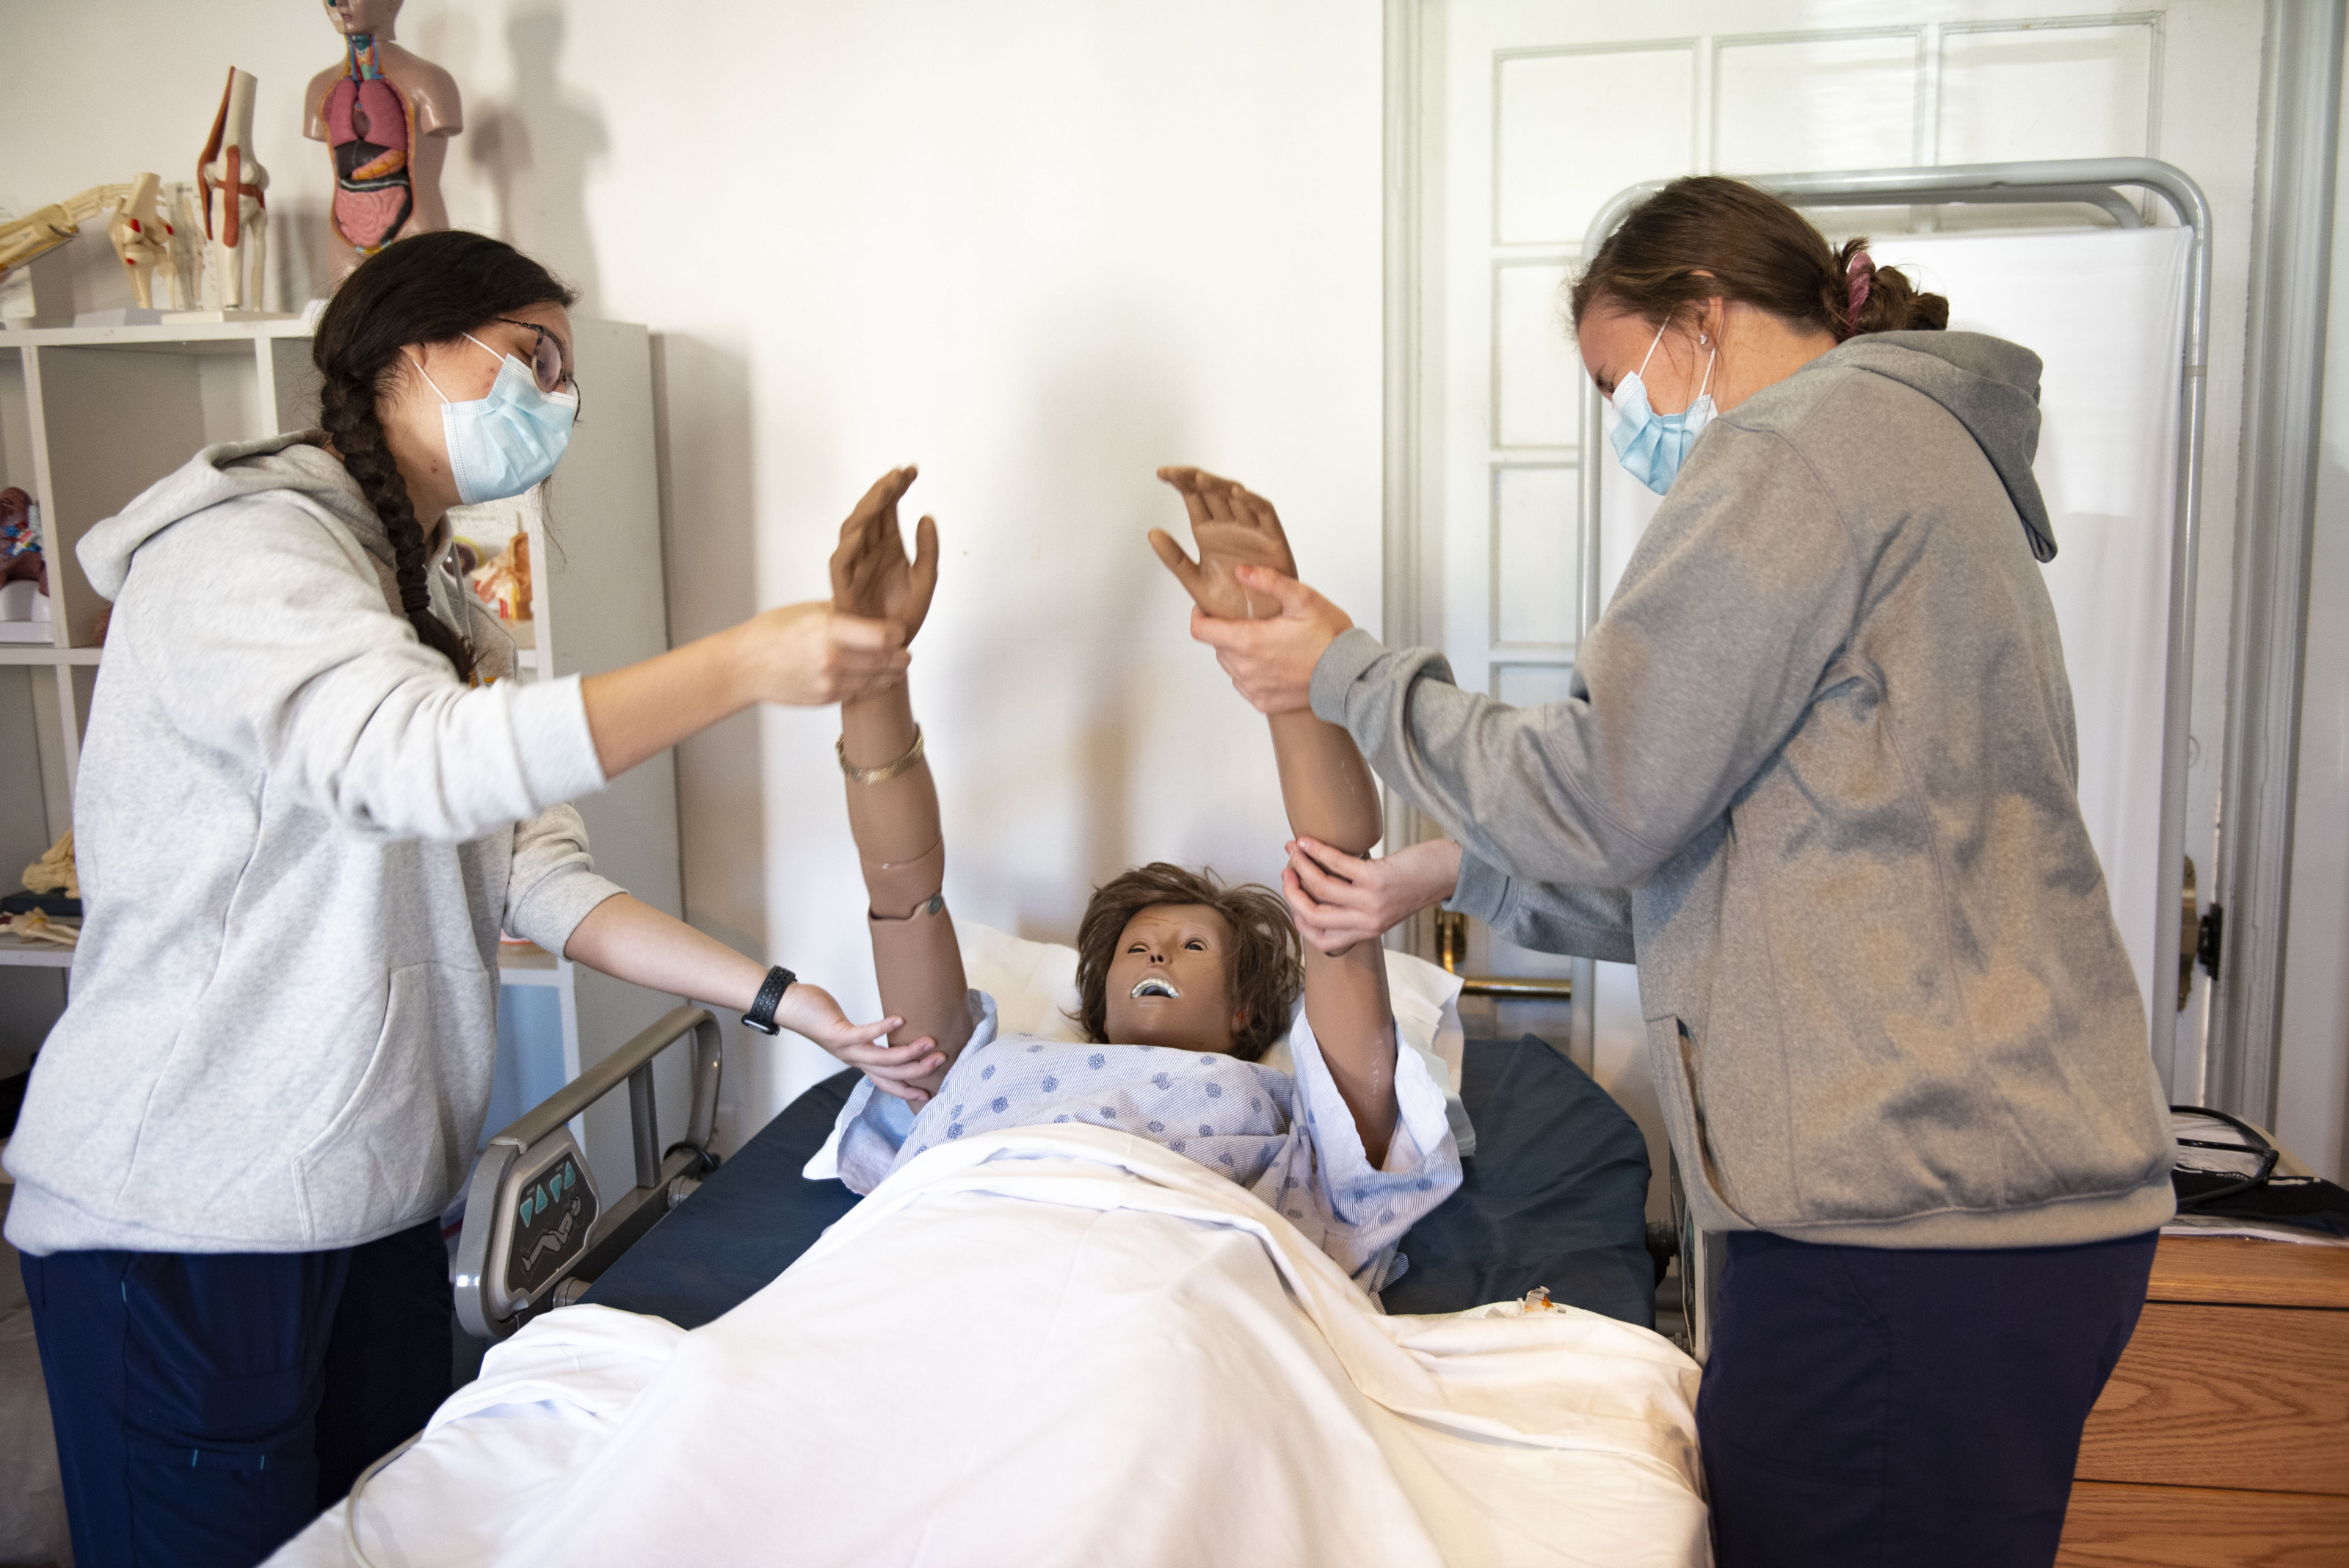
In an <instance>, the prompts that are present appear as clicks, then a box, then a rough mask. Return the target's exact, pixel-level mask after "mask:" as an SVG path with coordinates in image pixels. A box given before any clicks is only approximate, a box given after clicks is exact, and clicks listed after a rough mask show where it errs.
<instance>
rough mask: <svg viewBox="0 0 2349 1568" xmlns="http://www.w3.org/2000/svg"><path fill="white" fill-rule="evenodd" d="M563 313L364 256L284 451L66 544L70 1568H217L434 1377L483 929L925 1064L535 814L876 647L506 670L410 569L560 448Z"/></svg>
mask: <svg viewBox="0 0 2349 1568" xmlns="http://www.w3.org/2000/svg"><path fill="white" fill-rule="evenodd" d="M571 303H572V296H571V294H570V292H569V291H568V290H567V289H565V288H564V286H562V285H561V284H560V283H558V282H557V281H556V280H555V279H554V277H553V276H551V275H549V274H548V273H547V271H546V270H545V269H544V268H543V267H542V266H540V265H538V264H537V263H536V262H534V261H533V260H531V259H530V258H529V257H527V256H525V255H523V254H520V253H519V252H517V251H515V250H514V249H513V248H512V246H510V245H507V244H502V242H500V241H497V240H494V239H490V238H487V237H485V236H483V235H480V234H466V233H461V232H446V233H436V234H421V235H418V236H415V237H413V238H410V239H408V240H405V241H402V242H401V243H400V244H397V245H393V246H391V247H389V248H388V249H387V250H385V251H384V252H382V253H381V254H378V255H376V256H374V257H371V258H370V259H368V260H367V262H366V263H364V264H363V265H360V266H359V267H358V268H357V269H356V270H355V271H354V272H353V273H352V275H350V277H349V278H348V279H347V281H346V282H345V283H344V284H343V286H341V288H340V289H339V290H338V291H337V292H336V296H335V297H334V299H333V301H332V303H331V304H330V305H329V306H328V307H327V309H326V315H325V317H324V319H323V320H322V321H321V322H320V324H319V328H318V332H317V337H316V345H315V349H314V356H315V358H316V365H317V369H318V372H319V375H320V377H321V379H322V383H323V385H322V410H323V423H324V427H325V428H324V429H323V430H319V431H307V432H304V433H300V434H295V435H284V436H276V437H273V438H270V439H268V440H265V441H246V442H242V443H236V444H230V445H222V446H214V447H210V448H207V449H205V450H204V451H202V452H198V453H197V454H196V455H195V457H194V458H193V459H191V461H190V462H189V463H188V464H187V465H186V466H185V467H184V468H182V469H181V470H180V471H179V472H176V473H174V474H172V475H171V476H170V477H169V478H166V479H164V480H162V481H161V482H160V483H157V484H156V485H154V486H153V487H152V488H150V490H148V491H147V492H146V493H144V494H142V495H140V497H139V498H138V499H137V500H135V501H133V502H132V503H131V504H130V505H129V506H128V507H127V508H125V509H124V511H123V512H122V514H120V515H119V516H117V517H114V518H111V519H109V520H108V521H106V522H104V523H101V524H98V525H97V526H96V527H94V528H93V529H91V530H90V532H89V533H88V535H87V536H85V538H84V539H83V541H82V543H81V545H80V556H81V560H82V563H83V565H84V566H85V567H86V568H87V570H88V575H89V578H90V582H91V584H92V586H94V587H97V588H98V591H99V592H100V593H102V594H104V595H106V596H107V597H109V598H110V599H112V600H113V601H114V613H113V618H112V622H111V626H110V628H109V635H108V643H107V657H106V663H105V665H104V667H103V670H102V671H101V673H100V675H99V677H98V686H97V690H96V694H95V697H94V699H93V701H92V704H91V713H90V720H89V725H88V735H87V738H86V740H85V741H84V743H83V749H82V753H81V760H82V767H81V770H80V774H79V781H78V790H77V794H76V798H75V801H74V826H75V830H76V843H77V846H78V865H79V868H80V871H81V880H82V888H83V898H84V902H85V907H86V910H87V914H86V922H85V925H84V929H83V933H82V939H81V945H80V947H79V950H78V952H77V954H76V957H75V964H74V972H73V992H72V1000H71V1002H70V1004H69V1005H68V1007H67V1010H66V1012H65V1014H64V1016H63V1017H62V1018H61V1019H60V1020H59V1021H58V1023H57V1027H56V1028H55V1030H54V1031H53V1032H52V1033H50V1035H49V1037H48V1040H47V1043H46V1044H45V1045H44V1047H43V1049H42V1052H41V1054H40V1061H39V1064H38V1067H37V1069H36V1071H35V1073H34V1075H33V1081H32V1084H31V1085H30V1089H29V1092H28V1094H27V1096H26V1103H25V1106H24V1110H23V1114H22V1116H21V1118H20V1119H19V1121H18V1123H17V1127H16V1135H15V1137H13V1138H12V1139H11V1140H10V1142H9V1145H8V1150H7V1157H6V1158H7V1167H8V1170H9V1172H10V1174H11V1175H12V1176H13V1177H14V1178H15V1180H16V1189H15V1194H14V1199H13V1201H12V1202H11V1204H10V1206H9V1212H8V1220H7V1235H8V1239H9V1241H12V1242H14V1243H15V1244H16V1247H17V1249H18V1250H19V1251H21V1252H22V1253H23V1254H24V1271H25V1276H26V1291H27V1293H28V1295H29V1296H30V1298H31V1303H32V1307H33V1314H34V1321H35V1324H36V1333H37V1335H38V1338H39V1342H40V1351H41V1359H42V1365H43V1368H44V1370H45V1372H46V1374H47V1381H48V1389H49V1407H50V1410H51V1412H52V1415H53V1417H54V1420H55V1424H56V1428H57V1447H58V1451H59V1458H60V1459H61V1460H62V1462H63V1468H64V1480H65V1489H66V1495H67V1509H68V1511H69V1513H70V1516H71V1519H72V1525H73V1540H74V1553H75V1557H76V1560H77V1561H78V1562H79V1563H82V1564H83V1565H84V1568H96V1565H98V1564H112V1563H129V1562H132V1561H138V1562H166V1563H203V1564H213V1563H218V1564H231V1563H235V1564H245V1563H253V1562H255V1561H257V1560H258V1559H259V1558H261V1557H263V1556H265V1555H266V1554H267V1553H268V1552H270V1551H272V1550H273V1549H274V1548H275V1547H276V1546H277V1545H278V1544H279V1543H280V1542H283V1541H284V1540H285V1539H286V1538H287V1537H288V1536H290V1535H291V1534H293V1533H294V1532H295V1530H297V1529H299V1528H300V1527H301V1525H302V1524H303V1523H304V1522H305V1521H307V1520H308V1519H310V1518H311V1517H312V1516H313V1515H314V1514H315V1513H316V1511H317V1510H318V1509H319V1508H321V1507H323V1506H325V1505H326V1504H328V1503H331V1502H332V1501H335V1500H336V1498H338V1497H340V1496H341V1495H342V1494H343V1493H344V1492H345V1491H346V1490H348V1487H349V1485H350V1482H351V1480H352V1478H353V1477H354V1476H355V1475H356V1474H357V1472H358V1471H359V1469H362V1468H363V1467H364V1466H365V1465H366V1464H367V1463H368V1462H369V1461H370V1460H372V1459H375V1458H377V1457H378V1455H380V1454H382V1453H384V1452H385V1451H386V1450H388V1449H390V1448H391V1447H393V1446H394V1445H396V1444H397V1443H398V1442H399V1441H400V1440H401V1439H402V1438H406V1437H408V1436H409V1434H410V1433H412V1432H414V1431H416V1430H417V1429H419V1428H420V1427H421V1426H422V1425H423V1422H424V1420H425V1418H426V1417H428V1416H429V1415H430V1413H431V1411H432V1409H433V1407H435V1406H436V1405H438V1404H439V1403H440V1400H441V1398H442V1397H445V1396H446V1394H447V1393H448V1390H449V1379H450V1286H449V1278H448V1267H447V1261H446V1254H445V1252H444V1251H443V1247H442V1241H441V1237H440V1213H441V1210H443V1208H444V1207H445V1206H446V1205H447V1204H448V1203H449V1201H450V1199H451V1198H453V1197H454V1196H455V1194H456V1192H457V1190H458V1184H459V1183H460V1180H461V1179H463V1177H464V1174H465V1171H466V1168H467V1167H468V1164H469V1162H470V1161H471V1158H472V1156H473V1152H474V1147H475V1141H476V1138H477V1137H478V1136H479V1133H480V1130H481V1124H482V1119H483V1116H484V1115H485V1113H486V1111H487V1108H488V1102H489V1095H490V1084H491V1077H492V1065H493V1064H494V1061H495V1056H496V1051H497V996H498V967H497V946H498V933H499V930H500V929H501V928H503V929H507V930H511V931H513V932H515V933H517V934H519V935H522V936H525V937H528V938H530V939H531V940H533V941H536V942H538V943H539V944H541V945H542V946H543V947H545V948H546V949H547V950H550V951H554V952H561V953H564V954H567V955H568V956H569V957H570V958H572V959H574V960H576V961H579V962H582V963H585V964H587V965H590V966H591V967H594V968H595V969H598V970H601V971H605V973H608V974H612V975H616V976H617V977H619V978H620V979H623V980H626V981H634V982H636V983H638V984H642V985H646V986H648V987H650V988H652V989H654V990H657V991H663V992H673V993H676V994H679V995H686V996H693V997H698V998H701V999H704V1000H706V1001H709V1002H713V1003H717V1004H719V1005H723V1006H726V1007H729V1008H731V1009H733V1010H735V1011H737V1012H746V1013H747V1014H748V1017H747V1018H746V1022H749V1023H753V1024H754V1025H755V1026H757V1027H759V1028H761V1029H763V1030H765V1031H766V1032H768V1033H773V1032H774V1030H775V1029H776V1027H778V1026H788V1027H790V1028H791V1029H792V1030H794V1031H797V1032H798V1033H802V1034H805V1035H807V1036H808V1037H809V1038H811V1039H813V1040H815V1041H816V1042H817V1043H819V1044H823V1045H824V1046H826V1047H827V1048H829V1049H832V1050H833V1051H836V1052H839V1053H842V1054H844V1055H846V1056H848V1057H849V1058H850V1059H852V1060H856V1061H859V1062H860V1063H871V1064H890V1063H893V1062H895V1061H896V1060H897V1059H899V1058H900V1057H906V1056H911V1055H914V1054H918V1053H920V1052H922V1051H926V1049H927V1048H928V1042H927V1041H913V1042H909V1043H907V1044H905V1046H903V1047H902V1048H900V1049H898V1050H896V1051H894V1052H893V1051H892V1050H891V1049H890V1048H888V1047H885V1046H880V1045H878V1044H875V1042H877V1041H878V1040H879V1039H880V1037H881V1036H882V1035H884V1034H885V1033H886V1032H887V1031H888V1030H889V1029H890V1028H892V1027H895V1026H896V1024H897V1023H898V1021H897V1020H895V1019H884V1020H882V1021H880V1022H878V1023H867V1024H857V1023H851V1022H850V1021H849V1020H848V1019H847V1018H845V1017H844V1016H843V1014H842V1012H841V1010H840V1008H839V1006H838V1004H837V1003H836V1002H833V999H832V998H831V997H830V996H829V995H827V994H826V993H825V992H823V991H822V990H821V989H819V988H817V987H815V986H813V985H809V984H804V983H797V982H795V977H793V976H792V974H791V972H790V971H787V970H781V969H773V970H771V969H770V968H769V967H768V966H767V965H766V964H764V963H762V962H761V961H757V960H754V959H751V958H748V957H745V956H743V955H742V954H740V953H738V952H735V951H734V950H731V949H730V948H727V947H725V946H724V945H722V944H721V943H719V942H717V941H715V940H712V939H710V938H709V937H707V936H704V935H702V934H701V933H700V932H698V931H696V930H694V929H692V928H690V927H688V926H686V925H684V924H683V923H681V922H679V921H678V920H675V919H670V918H669V917H668V916H667V915H664V914H661V913H659V912H658V911H657V910H655V909H652V908H650V907H649V906H647V905H646V904H644V903H642V902H639V901H638V900H636V899H635V898H630V897H629V896H628V895H627V894H626V893H625V892H623V891H621V890H620V889H619V888H616V887H615V886H613V885H612V884H611V883H610V882H608V881H606V880H605V879H604V878H602V877H598V876H596V875H595V869H594V865H593V862H592V861H591V859H590V858H589V855H588V846H587V841H586V834H585V829H584V828H583V826H581V823H580V818H579V815H578V813H577V812H576V811H574V809H573V808H572V807H571V806H569V805H565V804H564V802H566V801H567V800H569V799H570V798H571V797H573V796H575V795H578V794H585V793H587V792H590V791H593V790H595V789H598V788H601V787H602V786H603V784H605V782H606V781H607V780H609V779H611V778H612V777H614V776H616V774H621V773H623V772H625V771H626V770H627V769H628V768H631V767H633V766H635V765H636V763H640V762H643V761H645V760H646V759H647V758H649V757H651V756H653V755H655V754H656V753H659V752H661V751H663V750H665V749H666V748H667V747H669V746H671V745H673V744H675V743H676V742H678V741H679V740H682V739H684V738H685V737H686V736H688V735H690V734H692V733H694V732H696V731H698V730H700V729H702V728H703V727H705V726H706V725H709V724H711V723H714V722H717V721H718V720H720V719H723V718H725V717H726V716H728V715H729V714H731V713H734V712H737V711H741V710H743V709H745V708H749V707H751V706H753V705H754V704H757V703H760V702H784V703H795V704H802V705H806V704H818V703H829V702H833V701H840V700H842V699H843V698H856V697H863V696H868V695H871V694H873V693H875V692H877V691H884V690H885V689H887V688H888V687H890V686H892V685H894V684H896V683H898V682H899V681H900V680H902V679H903V674H904V671H905V665H906V658H907V656H906V652H905V634H904V631H903V629H902V628H896V627H893V626H891V625H890V624H888V623H886V622H885V621H881V620H874V619H865V618H858V617H854V616H850V615H844V614H842V613H840V612H838V611H836V610H834V609H833V607H832V606H831V605H830V603H829V602H819V603H812V604H804V605H792V606H787V607H783V608H781V609H774V610H770V611H768V612H766V613H765V614H763V615H761V616H758V617H755V618H752V619H750V620H749V621H746V622H744V623H743V624H741V625H740V626H738V627H735V628H732V629H730V630H729V631H725V632H720V633H719V634H717V635H716V636H713V637H709V638H705V639H702V640H701V641H698V642H695V643H691V644H688V646H686V647H683V648H680V649H675V650H674V651H672V652H669V653H665V654H662V655H661V656H659V657H658V658H656V659H647V660H646V661H645V662H643V663H641V664H637V665H634V666H631V667H629V668H627V669H624V670H613V671H609V672H607V673H604V674H599V675H591V676H588V677H586V678H585V679H584V680H582V679H579V678H576V677H569V678H564V679H562V680H534V681H529V682H519V681H515V680H510V679H507V677H508V676H509V675H510V674H511V673H512V670H513V668H514V650H513V645H512V641H511V640H510V639H508V638H507V636H506V634H505V632H504V629H503V628H502V626H501V625H500V623H499V622H498V620H497V619H496V618H495V617H493V616H492V615H491V614H489V613H488V612H487V610H486V609H485V608H484V607H482V606H481V605H480V604H478V603H477V602H475V601H474V600H473V598H472V597H471V595H470V594H468V593H466V592H465V591H464V590H463V588H462V587H460V585H459V584H458V583H457V582H456V580H455V579H454V578H453V577H451V576H450V575H449V573H448V572H447V571H445V570H443V569H441V568H440V566H437V565H436V564H435V563H437V562H438V561H439V560H440V557H441V556H443V555H444V554H445V553H446V551H447V548H448V544H449V524H448V522H447V514H448V512H449V509H450V507H451V506H454V505H456V504H460V503H474V502H481V501H487V500H492V499H494V498H497V497H502V496H510V495H517V494H520V493H523V492H524V491H525V490H527V489H529V488H530V487H531V486H532V485H533V484H535V483H538V482H539V481H540V480H542V479H543V478H545V477H546V475H547V473H548V472H550V471H552V469H553V468H554V464H555V462H556V460H557V459H558V458H559V457H560V456H561V455H562V452H563V449H564V443H565V442H566V441H567V440H568V439H569V436H570V433H571V422H572V414H573V412H574V410H575V408H576V405H577V388H576V386H575V385H574V381H573V378H572V372H571V366H572V356H571V325H570V319H569V317H568V316H567V314H566V307H567V306H569V305H570V304H571Z"/></svg>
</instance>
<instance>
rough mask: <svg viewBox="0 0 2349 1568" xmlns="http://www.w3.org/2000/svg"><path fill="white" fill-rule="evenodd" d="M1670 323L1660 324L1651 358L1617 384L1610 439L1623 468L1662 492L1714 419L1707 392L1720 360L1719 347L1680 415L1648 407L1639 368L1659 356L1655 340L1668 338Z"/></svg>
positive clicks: (1668, 487)
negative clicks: (1692, 399) (1717, 362)
mask: <svg viewBox="0 0 2349 1568" xmlns="http://www.w3.org/2000/svg"><path fill="white" fill-rule="evenodd" d="M1669 327H1671V322H1669V321H1667V322H1665V323H1664V325H1663V326H1662V327H1657V328H1656V336H1655V340H1654V342H1651V343H1650V344H1649V345H1648V358H1646V359H1642V360H1640V369H1639V370H1634V371H1632V372H1631V373H1630V375H1628V376H1626V377H1624V378H1623V379H1622V380H1621V381H1619V382H1618V383H1617V384H1616V387H1615V429H1614V431H1613V433H1612V434H1611V435H1610V436H1609V441H1612V442H1613V443H1614V447H1615V456H1616V458H1617V459H1618V460H1619V462H1621V463H1622V464H1623V472H1626V473H1628V474H1630V476H1631V477H1632V478H1634V479H1636V480H1638V481H1639V482H1640V483H1642V484H1644V485H1646V486H1647V487H1648V488H1649V489H1651V490H1652V491H1654V492H1655V493H1657V494H1659V495H1661V494H1663V493H1664V492H1666V491H1668V490H1670V489H1671V487H1672V479H1673V476H1674V475H1676V474H1678V473H1679V472H1680V471H1681V464H1682V462H1686V461H1687V460H1688V454H1689V448H1691V447H1692V446H1694V445H1695V444H1696V438H1697V437H1699V436H1700V435H1702V434H1703V433H1704V427H1705V426H1707V425H1709V424H1711V423H1712V422H1713V394H1712V393H1711V392H1709V391H1708V390H1706V389H1707V388H1709V387H1711V386H1712V385H1713V359H1717V358H1720V357H1721V356H1720V351H1719V350H1717V349H1716V350H1715V351H1714V353H1713V358H1708V359H1706V360H1705V362H1704V379H1703V381H1702V382H1701V383H1699V384H1698V387H1697V389H1696V399H1695V400H1694V401H1692V402H1691V403H1690V404H1689V406H1688V407H1687V408H1685V409H1682V410H1681V411H1680V412H1679V413H1676V414H1660V413H1658V412H1656V411H1655V410H1653V409H1651V408H1650V407H1649V406H1648V387H1647V383H1646V382H1644V381H1642V380H1640V370H1645V369H1647V368H1648V360H1649V359H1653V358H1655V357H1656V344H1658V343H1661V342H1662V341H1663V340H1664V333H1665V331H1666V329H1667V328H1669Z"/></svg>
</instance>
